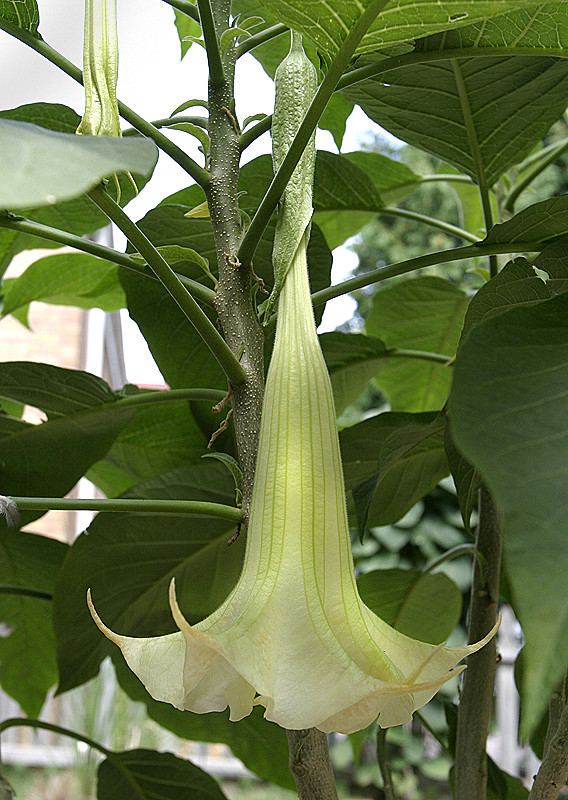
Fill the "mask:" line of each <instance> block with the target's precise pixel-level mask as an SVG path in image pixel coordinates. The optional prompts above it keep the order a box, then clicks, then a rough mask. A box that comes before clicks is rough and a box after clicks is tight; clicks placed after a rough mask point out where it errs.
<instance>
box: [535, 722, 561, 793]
mask: <svg viewBox="0 0 568 800" xmlns="http://www.w3.org/2000/svg"><path fill="white" fill-rule="evenodd" d="M567 780H568V706H564V710H563V712H562V714H561V716H560V720H559V722H558V727H557V729H556V733H555V734H554V736H553V737H552V739H551V740H550V744H549V746H548V748H547V750H546V752H545V754H544V759H543V761H542V764H541V765H540V769H539V771H538V773H537V775H536V778H535V780H534V783H533V786H532V789H531V792H530V795H529V800H557V798H558V796H559V792H560V791H561V790H562V787H563V786H565V785H566V781H567Z"/></svg>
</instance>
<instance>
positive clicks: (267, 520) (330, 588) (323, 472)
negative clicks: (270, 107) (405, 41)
mask: <svg viewBox="0 0 568 800" xmlns="http://www.w3.org/2000/svg"><path fill="white" fill-rule="evenodd" d="M291 56H292V61H291V62H289V63H288V65H287V67H289V68H290V69H291V70H292V71H291V72H288V73H285V76H284V77H285V83H287V84H288V85H290V86H293V87H296V89H298V90H299V89H301V90H302V91H303V90H305V85H306V84H305V80H306V79H305V77H304V73H303V72H302V70H304V66H303V65H302V63H301V58H302V56H301V53H300V50H299V47H298V42H297V41H296V42H295V44H293V46H292V51H291ZM296 68H298V72H294V71H293V70H296ZM308 69H313V68H312V67H311V65H310V66H309V68H308ZM314 84H315V77H314ZM277 93H278V82H277ZM290 109H293V106H292V105H291V104H289V105H288V112H289V113H291V112H290ZM299 118H300V119H301V115H300V117H299ZM286 120H287V121H288V123H289V121H290V120H289V117H286V118H285V121H286ZM298 124H299V123H298ZM284 134H285V135H288V134H287V131H286V130H284ZM273 135H274V126H273ZM310 146H311V145H310ZM310 146H309V147H310ZM306 152H307V153H308V156H309V151H306ZM304 155H305V154H304ZM305 166H306V165H305V164H304V165H302V164H300V168H301V169H303V170H304V169H305ZM298 174H299V173H298ZM304 174H307V170H306V171H305V172H304ZM302 180H304V179H302ZM296 183H297V181H296ZM302 185H303V188H302V186H300V188H299V189H298V186H296V187H295V188H294V180H293V181H292V188H291V191H290V194H289V195H288V196H287V197H285V198H284V202H283V203H281V213H282V214H289V213H294V211H295V209H296V208H297V207H298V206H299V205H302V204H304V203H305V201H306V194H307V198H308V203H309V204H311V198H310V195H309V192H310V190H311V178H309V179H306V180H305V183H304V184H302ZM294 192H296V194H294ZM304 212H305V209H304V211H303V212H302V216H301V226H302V228H301V230H300V233H299V236H295V233H294V230H293V226H292V227H291V226H290V225H288V224H287V223H286V220H285V219H283V218H282V219H281V222H282V223H283V224H281V225H280V228H279V230H281V231H282V232H283V235H285V236H286V237H287V240H286V241H285V242H284V244H285V245H287V246H285V247H281V248H279V249H277V248H276V247H275V252H276V251H277V252H278V253H279V254H280V255H281V256H282V263H281V264H280V284H281V286H282V289H281V293H280V296H279V298H278V302H279V310H278V322H277V329H276V339H275V343H274V350H273V353H272V358H271V362H270V368H269V370H268V375H267V380H266V391H265V396H264V405H263V410H262V421H261V429H260V439H259V449H258V456H257V465H256V474H255V479H254V486H253V493H252V501H251V508H250V516H249V525H248V531H247V543H246V552H245V561H244V566H243V570H242V573H241V576H240V578H239V581H238V583H237V585H236V586H235V588H234V589H233V591H232V592H231V593H230V595H229V596H228V597H227V599H226V600H225V602H224V603H223V604H222V605H221V606H220V607H219V608H218V609H217V610H216V611H215V612H213V614H211V615H210V616H209V617H207V618H206V619H204V620H203V621H201V622H199V623H198V624H197V625H189V623H188V622H187V621H186V620H185V618H184V617H183V615H182V613H181V611H180V609H179V607H178V604H177V601H176V597H175V590H174V586H173V584H172V586H171V588H170V604H171V609H172V614H173V617H174V620H175V622H176V625H177V626H178V628H179V632H178V633H173V634H170V635H168V636H160V637H155V638H149V639H138V638H131V637H128V636H121V635H119V634H117V633H114V632H113V631H111V630H110V629H109V628H108V627H107V626H106V625H105V624H104V623H103V622H102V621H101V620H100V618H99V617H98V615H97V614H96V612H95V610H94V608H93V606H92V603H91V601H90V599H89V603H90V608H91V613H92V614H93V617H94V619H95V622H96V623H97V625H98V626H99V628H100V629H101V631H102V632H103V633H104V634H105V635H106V636H107V637H108V638H109V639H110V640H111V641H113V642H115V643H116V644H117V645H118V646H119V647H120V648H121V650H122V652H123V654H124V657H125V659H126V661H127V663H128V665H129V666H130V668H131V669H132V670H133V671H134V672H135V673H136V675H138V677H139V678H140V680H141V681H142V683H143V684H144V685H145V686H146V689H147V690H148V692H149V693H150V694H151V695H152V697H154V698H155V699H156V700H162V701H165V702H168V703H171V704H172V705H174V706H175V707H176V708H179V709H188V710H190V711H195V712H198V713H204V712H207V711H222V710H223V709H225V708H226V707H227V706H229V708H230V718H231V719H232V720H239V719H241V718H243V717H245V716H247V714H250V712H251V711H252V708H253V705H256V704H259V705H262V706H264V708H265V709H266V711H265V717H266V718H267V719H269V720H272V721H273V722H276V723H278V725H281V726H282V727H284V728H288V729H302V728H312V727H315V728H319V729H320V730H321V731H324V732H325V733H328V732H330V731H339V732H342V733H351V732H353V731H357V730H360V729H362V728H365V727H366V726H367V725H369V724H370V723H372V722H373V721H374V720H377V721H378V723H379V725H381V727H390V726H393V725H400V724H402V723H404V722H407V721H408V720H410V719H411V717H412V714H413V712H414V711H415V710H416V709H419V708H421V707H422V706H423V705H425V704H426V703H427V702H428V701H429V700H430V699H431V698H432V696H433V695H434V694H435V693H436V692H437V690H438V689H439V688H440V687H441V686H442V685H443V684H444V683H445V682H446V681H447V680H449V679H450V678H452V677H453V676H455V675H457V674H458V673H459V672H461V670H462V669H464V667H463V666H458V664H459V662H460V661H462V659H464V658H465V657H466V656H467V655H469V654H470V653H474V652H475V651H476V650H479V649H480V648H481V647H483V645H484V644H485V643H486V642H488V641H489V639H491V637H492V636H493V635H494V633H495V630H496V627H495V628H494V629H493V630H492V631H491V632H490V633H488V635H487V636H486V637H485V638H484V639H482V640H481V641H480V642H477V643H476V644H472V645H468V646H464V647H445V646H443V645H439V646H434V645H431V644H426V643H424V642H420V641H416V640H414V639H411V638H409V637H408V636H404V635H403V634H402V633H399V632H398V631H396V630H394V629H393V628H391V627H390V626H389V625H387V624H386V623H385V622H383V621H382V620H381V619H379V617H377V616H376V615H375V614H374V613H373V612H372V611H371V610H370V609H369V608H367V606H366V605H365V604H364V603H363V601H362V600H361V598H360V596H359V592H358V590H357V585H356V583H355V573H354V568H353V558H352V555H351V544H350V539H349V528H348V523H347V512H346V504H345V489H344V482H343V472H342V466H341V457H340V453H339V439H338V434H337V423H336V418H335V408H334V404H333V395H332V390H331V382H330V379H329V374H328V371H327V368H326V365H325V362H324V359H323V355H322V351H321V348H320V345H319V340H318V336H317V333H316V325H315V320H314V314H313V309H312V301H311V296H310V287H309V282H308V270H307V263H306V247H307V240H308V237H309V228H310V223H309V220H310V213H309V211H308V213H304ZM302 231H303V233H302ZM294 236H295V238H294ZM290 242H293V246H288V245H289V244H290ZM288 254H290V255H288Z"/></svg>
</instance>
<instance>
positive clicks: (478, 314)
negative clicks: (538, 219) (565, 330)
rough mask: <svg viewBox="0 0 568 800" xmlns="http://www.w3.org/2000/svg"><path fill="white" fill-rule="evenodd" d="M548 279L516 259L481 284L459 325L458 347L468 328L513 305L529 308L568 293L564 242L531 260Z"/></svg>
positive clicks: (567, 249)
mask: <svg viewBox="0 0 568 800" xmlns="http://www.w3.org/2000/svg"><path fill="white" fill-rule="evenodd" d="M534 263H535V264H538V265H539V266H538V267H537V269H542V270H543V271H545V272H546V274H547V275H548V276H549V277H548V279H547V280H546V282H545V281H543V280H542V279H541V278H540V277H539V276H538V275H537V274H536V272H535V269H534V266H533V264H531V263H530V262H529V261H527V259H526V258H523V257H520V256H519V257H518V258H515V260H514V261H509V263H508V264H506V266H505V267H504V268H503V269H502V270H501V272H499V273H498V274H497V275H496V276H495V277H494V278H492V279H491V280H490V281H488V282H487V283H485V284H484V285H483V286H482V287H481V289H479V291H478V292H477V294H476V295H475V297H474V298H473V300H472V301H471V303H470V305H469V307H468V310H467V314H466V315H465V320H464V324H463V331H462V335H461V340H460V346H461V344H462V343H463V342H464V341H465V339H466V338H467V336H468V335H469V333H470V331H471V329H472V328H474V327H475V326H476V325H479V323H480V322H482V321H483V320H485V319H491V317H495V316H498V315H499V314H502V313H504V312H505V311H508V310H510V309H511V308H512V307H513V306H530V305H534V304H535V303H540V302H542V301H543V300H549V299H550V298H551V297H554V296H555V295H557V294H562V292H565V291H568V241H566V240H565V241H561V242H556V243H554V244H551V245H548V247H546V248H545V249H544V250H543V251H542V253H540V255H539V256H538V257H537V258H536V259H535V261H534Z"/></svg>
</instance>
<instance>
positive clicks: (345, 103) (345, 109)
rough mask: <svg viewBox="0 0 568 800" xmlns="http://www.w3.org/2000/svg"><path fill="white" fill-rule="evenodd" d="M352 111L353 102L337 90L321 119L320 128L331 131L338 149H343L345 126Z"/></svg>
mask: <svg viewBox="0 0 568 800" xmlns="http://www.w3.org/2000/svg"><path fill="white" fill-rule="evenodd" d="M352 111H353V103H352V102H351V101H350V100H348V99H347V98H346V97H343V95H341V94H339V92H336V93H335V94H332V95H331V98H330V100H329V102H328V104H327V106H326V107H325V110H324V112H323V114H322V115H321V117H320V119H319V122H318V128H321V129H322V130H325V131H329V132H330V133H331V135H332V136H333V140H334V142H335V144H336V145H337V149H338V150H341V143H342V142H343V135H344V133H345V126H346V125H347V120H348V118H349V116H350V115H351V112H352Z"/></svg>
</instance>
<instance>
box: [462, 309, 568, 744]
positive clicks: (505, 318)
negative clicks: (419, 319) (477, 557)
mask: <svg viewBox="0 0 568 800" xmlns="http://www.w3.org/2000/svg"><path fill="white" fill-rule="evenodd" d="M567 320H568V294H567V293H564V294H561V295H559V296H558V297H553V298H552V299H550V300H545V301H543V302H542V303H539V304H537V305H533V306H530V307H520V308H512V309H511V310H510V311H506V312H504V313H502V314H500V315H499V316H495V317H493V318H488V319H485V320H483V321H482V322H480V323H479V324H478V325H476V326H475V327H474V328H472V330H471V331H470V333H469V336H468V337H467V339H466V340H465V342H464V344H463V346H462V347H461V348H460V350H459V353H458V356H457V360H456V365H455V373H454V382H453V386H452V391H451V395H450V402H449V413H450V419H451V423H452V430H453V435H454V438H455V440H456V443H457V445H458V447H459V449H460V450H461V451H462V452H463V453H464V455H465V456H466V457H467V458H468V459H469V461H471V463H472V464H474V465H475V466H476V467H477V468H478V469H479V471H480V472H481V474H482V476H483V478H484V480H485V482H486V483H487V485H488V487H489V489H490V491H491V492H492V494H493V495H494V497H495V500H496V502H497V504H498V507H499V509H500V511H501V513H502V516H503V528H504V553H505V566H506V570H507V578H508V582H509V585H510V588H511V593H512V600H513V608H514V610H515V613H516V615H517V617H518V618H519V620H520V622H521V625H522V626H523V631H524V634H525V639H526V648H525V656H526V673H525V680H524V683H523V698H522V699H523V705H522V726H523V730H524V734H525V735H529V734H530V732H531V731H532V730H533V729H534V727H535V726H536V725H537V724H538V721H539V719H540V716H541V714H542V711H543V709H544V708H545V706H546V702H547V698H548V695H549V693H550V692H551V690H552V689H553V687H554V686H555V685H556V683H557V682H558V680H559V678H560V675H561V674H562V672H563V671H564V670H565V669H566V665H567V664H568V633H567V632H568V625H567V621H568V598H567V595H566V591H565V588H566V586H565V583H566V581H565V574H566V570H567V569H568V515H567V507H566V504H565V502H564V498H565V497H566V494H567V486H568V469H567V460H566V439H567V437H568V423H567V420H568V405H567V400H566V398H567V397H568V377H567V376H568V321H567Z"/></svg>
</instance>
